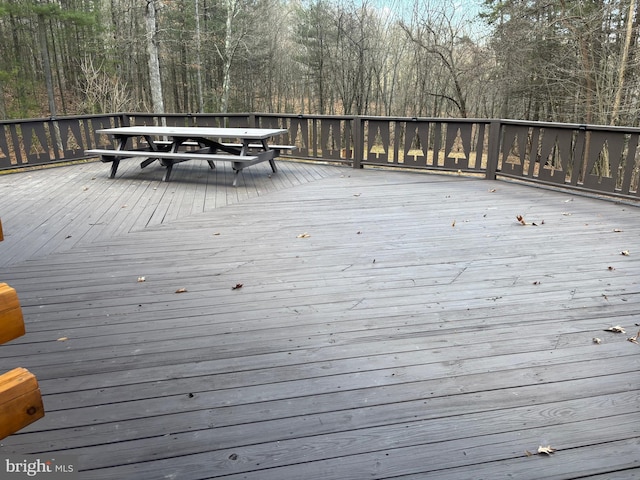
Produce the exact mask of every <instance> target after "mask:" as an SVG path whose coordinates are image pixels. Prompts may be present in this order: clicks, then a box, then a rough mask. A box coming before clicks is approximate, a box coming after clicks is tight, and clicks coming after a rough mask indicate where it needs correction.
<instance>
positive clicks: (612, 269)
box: [607, 267, 616, 271]
mask: <svg viewBox="0 0 640 480" xmlns="http://www.w3.org/2000/svg"><path fill="white" fill-rule="evenodd" d="M615 269H616V268H615V267H607V270H609V271H614V270H615Z"/></svg>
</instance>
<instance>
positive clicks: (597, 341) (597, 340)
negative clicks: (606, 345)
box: [593, 337, 602, 345]
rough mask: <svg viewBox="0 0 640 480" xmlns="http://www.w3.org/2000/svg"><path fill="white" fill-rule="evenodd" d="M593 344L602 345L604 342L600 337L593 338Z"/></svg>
mask: <svg viewBox="0 0 640 480" xmlns="http://www.w3.org/2000/svg"><path fill="white" fill-rule="evenodd" d="M593 343H596V344H598V345H600V344H601V343H602V340H600V339H599V338H598V337H593Z"/></svg>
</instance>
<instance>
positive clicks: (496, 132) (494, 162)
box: [485, 120, 502, 180]
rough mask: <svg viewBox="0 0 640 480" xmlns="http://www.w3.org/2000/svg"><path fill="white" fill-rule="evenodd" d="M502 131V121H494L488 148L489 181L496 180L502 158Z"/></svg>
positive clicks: (490, 126) (487, 176)
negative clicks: (500, 158) (499, 160)
mask: <svg viewBox="0 0 640 480" xmlns="http://www.w3.org/2000/svg"><path fill="white" fill-rule="evenodd" d="M501 130H502V122H501V121H500V120H492V121H491V123H490V124H489V145H488V146H487V173H486V177H485V178H486V179H487V180H495V179H496V171H497V170H498V159H499V157H500V132H501Z"/></svg>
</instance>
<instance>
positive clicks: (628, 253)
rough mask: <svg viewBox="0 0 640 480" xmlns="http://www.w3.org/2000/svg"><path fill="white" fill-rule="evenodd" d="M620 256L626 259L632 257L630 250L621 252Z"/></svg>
mask: <svg viewBox="0 0 640 480" xmlns="http://www.w3.org/2000/svg"><path fill="white" fill-rule="evenodd" d="M620 255H624V256H625V257H628V256H629V255H631V253H630V252H629V250H623V251H621V252H620Z"/></svg>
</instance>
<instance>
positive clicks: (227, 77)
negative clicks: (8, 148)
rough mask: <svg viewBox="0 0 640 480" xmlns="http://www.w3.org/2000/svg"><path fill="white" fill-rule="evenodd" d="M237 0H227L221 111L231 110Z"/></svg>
mask: <svg viewBox="0 0 640 480" xmlns="http://www.w3.org/2000/svg"><path fill="white" fill-rule="evenodd" d="M237 4H238V2H237V0H226V2H225V5H226V7H227V20H226V24H225V35H224V54H223V59H222V61H223V65H222V97H221V99H220V104H221V105H220V111H221V112H222V113H227V112H228V111H229V94H230V92H231V63H232V62H233V56H234V50H235V46H234V45H233V17H234V16H235V13H236V7H237Z"/></svg>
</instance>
